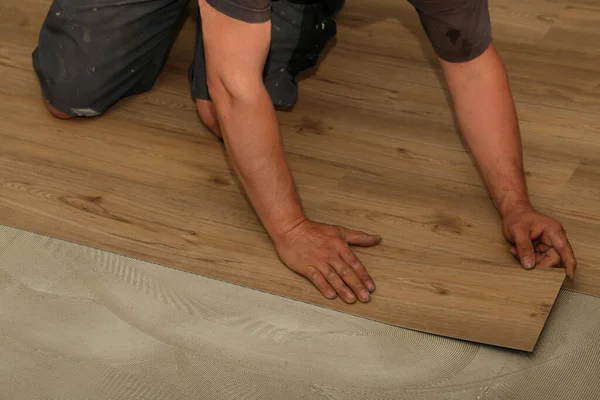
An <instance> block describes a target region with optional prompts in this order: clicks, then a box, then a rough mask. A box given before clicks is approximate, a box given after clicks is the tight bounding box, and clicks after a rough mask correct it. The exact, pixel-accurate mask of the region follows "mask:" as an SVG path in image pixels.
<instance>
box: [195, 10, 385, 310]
mask: <svg viewBox="0 0 600 400" xmlns="http://www.w3.org/2000/svg"><path fill="white" fill-rule="evenodd" d="M199 5H200V12H201V16H202V29H203V36H204V47H205V52H206V68H207V79H208V87H209V91H210V94H211V98H212V100H213V102H214V105H215V109H216V114H217V118H218V123H219V128H220V132H221V134H222V135H223V140H224V142H225V146H226V149H227V153H228V155H229V158H230V160H231V163H232V165H233V167H234V169H235V171H236V173H237V175H238V177H239V179H240V181H241V183H242V185H243V187H244V189H245V191H246V193H247V194H248V197H249V198H250V201H251V203H252V205H253V207H254V209H255V210H256V213H257V214H258V216H259V218H260V220H261V222H262V223H263V225H264V226H265V229H266V230H267V232H268V233H269V235H270V236H271V238H272V239H273V241H274V243H275V246H276V248H277V251H278V254H279V256H280V257H281V259H282V260H283V261H284V262H285V263H286V264H287V265H288V267H290V268H291V269H292V270H294V271H296V272H298V273H300V274H302V275H304V276H305V277H307V278H308V279H310V280H311V281H312V282H313V284H314V285H315V286H316V287H317V288H318V289H319V290H320V291H321V293H323V295H325V296H326V297H329V298H333V297H335V296H336V293H337V294H339V295H340V297H342V299H344V300H345V301H347V302H353V301H355V300H356V298H357V297H358V298H359V299H360V300H361V301H368V300H369V298H370V296H369V293H368V292H369V291H372V290H373V289H374V284H373V281H372V279H371V278H370V277H369V275H368V274H367V272H366V270H365V268H364V266H363V265H362V264H361V263H360V261H359V260H358V259H357V258H356V256H354V254H353V253H352V251H351V250H350V248H349V247H348V244H358V245H365V246H372V245H374V244H376V243H377V242H378V241H379V238H378V237H377V236H373V235H367V234H365V233H363V232H356V231H350V230H348V229H346V228H343V227H337V226H331V225H325V224H319V223H316V222H313V221H310V220H308V219H307V218H306V216H305V214H304V212H303V210H302V207H301V204H300V200H299V198H298V194H297V192H296V188H295V187H294V182H293V179H292V176H291V173H290V170H289V168H288V165H287V163H286V160H285V155H284V150H283V145H282V141H281V136H280V132H279V127H278V124H277V120H276V115H275V110H274V107H273V105H272V102H271V99H270V97H269V95H268V93H267V90H266V88H265V86H264V84H263V78H262V71H263V68H264V63H265V60H266V57H267V54H268V50H269V46H270V34H271V24H270V22H266V23H246V22H242V21H239V20H236V19H233V18H230V17H227V16H225V15H224V14H221V13H220V12H218V11H217V10H215V9H214V8H212V7H211V6H210V5H208V4H207V3H206V1H205V0H200V1H199ZM367 288H368V289H369V290H367ZM350 289H352V290H350Z"/></svg>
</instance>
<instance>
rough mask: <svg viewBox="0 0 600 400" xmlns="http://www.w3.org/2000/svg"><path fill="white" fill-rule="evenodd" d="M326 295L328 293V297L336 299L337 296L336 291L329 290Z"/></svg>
mask: <svg viewBox="0 0 600 400" xmlns="http://www.w3.org/2000/svg"><path fill="white" fill-rule="evenodd" d="M326 295H327V298H328V299H335V297H336V294H335V292H327V294H326Z"/></svg>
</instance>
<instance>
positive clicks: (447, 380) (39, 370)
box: [0, 226, 600, 400]
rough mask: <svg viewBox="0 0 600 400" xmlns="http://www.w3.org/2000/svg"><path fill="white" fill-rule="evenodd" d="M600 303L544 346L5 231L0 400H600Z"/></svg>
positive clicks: (567, 302) (567, 313)
mask: <svg viewBox="0 0 600 400" xmlns="http://www.w3.org/2000/svg"><path fill="white" fill-rule="evenodd" d="M599 376H600V298H595V297H591V296H587V295H583V294H577V293H572V292H569V291H562V292H561V294H560V296H559V298H558V300H557V302H556V304H555V307H554V309H553V311H552V313H551V314H550V317H549V320H548V322H547V324H546V327H545V329H544V331H543V333H542V335H541V338H540V341H539V343H538V346H537V347H536V349H535V351H534V352H533V353H524V352H517V351H512V350H506V349H500V348H497V347H490V346H485V345H478V344H473V343H470V342H465V341H458V340H454V339H448V338H443V337H439V336H434V335H429V334H424V333H419V332H415V331H411V330H407V329H403V328H398V327H394V326H389V325H385V324H381V323H377V322H373V321H369V320H365V319H362V318H357V317H353V316H351V315H347V314H344V313H340V312H336V311H332V310H328V309H324V308H320V307H317V306H313V305H310V304H305V303H301V302H297V301H293V300H290V299H286V298H282V297H277V296H273V295H269V294H266V293H262V292H259V291H255V290H251V289H247V288H243V287H239V286H235V285H231V284H228V283H223V282H219V281H216V280H212V279H208V278H204V277H201V276H197V275H193V274H189V273H186V272H182V271H179V270H174V269H170V268H166V267H162V266H159V265H155V264H151V263H148V262H144V261H140V260H136V259H132V258H128V257H124V256H120V255H115V254H113V253H109V252H105V251H101V250H96V249H92V248H89V247H85V246H81V245H76V244H72V243H68V242H64V241H60V240H57V239H53V238H49V237H45V236H42V235H37V234H34V233H29V232H25V231H20V230H17V229H13V228H7V227H2V226H0V382H2V384H1V385H0V399H11V400H12V399H28V400H34V399H86V400H92V399H102V400H105V399H120V400H127V399H161V400H163V399H164V400H167V399H444V400H447V399H461V400H469V399H526V400H537V399H543V400H552V399H578V400H586V399H590V400H591V399H598V398H600V385H598V383H599V382H598V379H599V378H598V377H599Z"/></svg>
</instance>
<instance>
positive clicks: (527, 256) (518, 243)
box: [513, 228, 535, 269]
mask: <svg viewBox="0 0 600 400" xmlns="http://www.w3.org/2000/svg"><path fill="white" fill-rule="evenodd" d="M513 238H514V240H515V247H516V248H517V254H518V256H519V260H521V265H522V266H523V268H525V269H532V268H533V267H535V252H534V251H533V243H531V238H530V237H529V231H528V230H527V229H526V228H517V229H516V230H515V232H514V235H513Z"/></svg>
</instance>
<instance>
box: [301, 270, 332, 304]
mask: <svg viewBox="0 0 600 400" xmlns="http://www.w3.org/2000/svg"><path fill="white" fill-rule="evenodd" d="M302 275H304V276H305V277H306V278H308V279H309V280H310V281H311V282H312V283H313V285H315V287H316V288H317V289H319V291H320V292H321V294H323V296H325V297H326V298H328V299H335V298H336V297H337V294H336V292H335V290H333V288H332V287H331V285H330V284H329V283H328V282H327V279H325V277H324V276H323V274H322V273H321V272H320V271H319V270H318V269H316V268H315V267H311V266H309V267H306V269H305V270H304V271H302Z"/></svg>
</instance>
